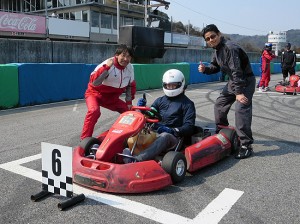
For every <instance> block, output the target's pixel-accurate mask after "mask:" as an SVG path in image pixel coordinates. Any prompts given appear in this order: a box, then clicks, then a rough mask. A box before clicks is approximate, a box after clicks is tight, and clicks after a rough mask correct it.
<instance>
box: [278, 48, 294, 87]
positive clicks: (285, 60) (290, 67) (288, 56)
mask: <svg viewBox="0 0 300 224" xmlns="http://www.w3.org/2000/svg"><path fill="white" fill-rule="evenodd" d="M295 66H296V53H295V51H292V50H291V44H290V43H287V45H286V50H285V51H283V52H282V55H281V68H282V76H283V82H286V81H288V80H286V79H287V78H288V76H289V74H290V76H291V75H295Z"/></svg>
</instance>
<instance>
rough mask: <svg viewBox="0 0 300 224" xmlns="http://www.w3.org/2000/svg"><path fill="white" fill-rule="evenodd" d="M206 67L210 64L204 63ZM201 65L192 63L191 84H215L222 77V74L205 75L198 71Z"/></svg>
mask: <svg viewBox="0 0 300 224" xmlns="http://www.w3.org/2000/svg"><path fill="white" fill-rule="evenodd" d="M203 64H204V65H205V66H207V65H209V63H206V62H203ZM198 66H199V63H190V82H189V84H196V83H203V82H214V81H218V80H219V79H220V76H221V72H218V73H216V74H213V75H205V74H203V73H201V72H199V71H198Z"/></svg>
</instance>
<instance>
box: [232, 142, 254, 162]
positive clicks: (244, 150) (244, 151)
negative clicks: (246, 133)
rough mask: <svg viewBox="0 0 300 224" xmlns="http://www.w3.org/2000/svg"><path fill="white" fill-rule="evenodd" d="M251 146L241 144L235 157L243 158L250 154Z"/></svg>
mask: <svg viewBox="0 0 300 224" xmlns="http://www.w3.org/2000/svg"><path fill="white" fill-rule="evenodd" d="M252 152H253V148H252V145H242V146H241V147H240V149H239V151H238V152H237V154H236V155H235V158H236V159H245V158H248V157H249V156H251V155H252Z"/></svg>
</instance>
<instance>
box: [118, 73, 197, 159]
mask: <svg viewBox="0 0 300 224" xmlns="http://www.w3.org/2000/svg"><path fill="white" fill-rule="evenodd" d="M162 82H163V83H162V84H163V91H164V93H165V95H164V96H161V97H159V98H157V99H156V100H155V101H154V103H153V104H152V105H151V109H152V110H155V111H157V112H158V113H159V115H160V116H161V118H162V119H161V121H160V122H159V123H155V124H154V127H153V129H154V131H156V132H157V138H156V139H155V140H154V142H153V143H152V144H151V145H150V146H149V147H148V148H146V149H145V150H143V151H141V152H140V153H138V154H136V155H134V156H132V157H131V158H127V157H125V158H124V163H130V162H135V161H137V162H140V161H146V160H152V159H155V157H156V156H158V155H160V154H161V153H166V152H168V151H170V150H172V149H173V148H174V147H175V146H176V145H177V144H178V142H179V138H180V137H185V136H189V137H190V136H192V135H193V132H194V126H195V119H196V109H195V105H194V102H193V101H191V100H190V99H189V98H188V97H187V96H186V95H185V89H186V85H185V78H184V75H183V74H182V72H181V71H179V70H177V69H170V70H168V71H166V72H165V73H164V75H163V79H162ZM137 106H146V100H145V99H144V98H140V99H139V100H138V103H137ZM123 154H125V155H128V156H131V155H132V154H131V151H130V149H129V148H125V149H124V150H123Z"/></svg>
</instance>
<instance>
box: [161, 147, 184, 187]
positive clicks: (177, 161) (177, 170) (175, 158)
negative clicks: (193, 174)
mask: <svg viewBox="0 0 300 224" xmlns="http://www.w3.org/2000/svg"><path fill="white" fill-rule="evenodd" d="M162 168H163V169H164V170H165V171H166V172H167V173H168V174H170V176H171V179H172V181H173V183H179V182H181V181H183V180H184V178H185V174H186V169H187V162H186V158H185V156H184V155H183V154H182V153H181V152H175V151H170V152H168V153H167V154H166V155H165V156H164V158H163V160H162Z"/></svg>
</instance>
